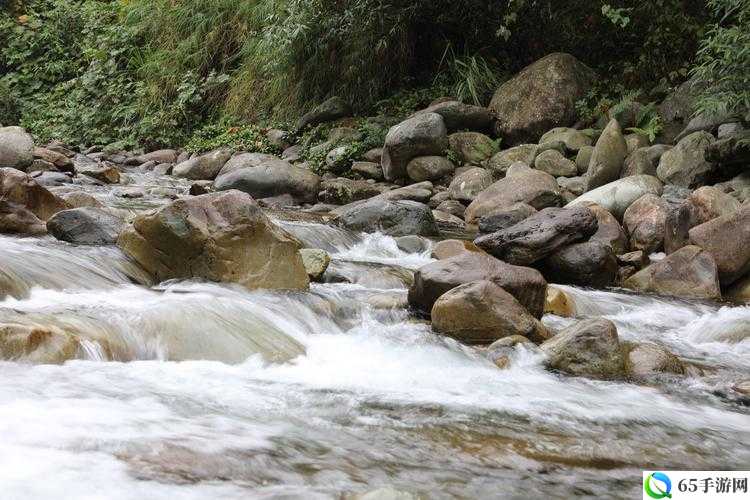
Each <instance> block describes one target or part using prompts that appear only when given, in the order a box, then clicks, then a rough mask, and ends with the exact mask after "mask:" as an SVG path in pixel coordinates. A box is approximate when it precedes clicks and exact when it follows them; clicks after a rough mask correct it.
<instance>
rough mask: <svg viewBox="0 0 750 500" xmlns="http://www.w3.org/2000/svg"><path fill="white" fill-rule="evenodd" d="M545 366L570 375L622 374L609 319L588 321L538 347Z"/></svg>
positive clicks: (622, 364) (619, 352) (622, 362)
mask: <svg viewBox="0 0 750 500" xmlns="http://www.w3.org/2000/svg"><path fill="white" fill-rule="evenodd" d="M541 349H542V352H543V353H544V354H546V355H547V361H546V363H547V366H548V367H550V368H552V369H555V370H559V371H561V372H565V373H569V374H571V375H577V376H584V377H593V378H605V379H609V378H616V377H620V376H622V375H623V374H624V372H625V359H624V357H623V353H622V349H621V346H620V339H619V337H618V335H617V328H616V327H615V325H614V323H612V322H611V321H610V320H608V319H604V318H596V319H587V320H584V321H581V322H579V323H576V324H574V325H573V326H570V327H568V328H566V329H565V330H563V331H561V332H560V333H558V334H557V335H555V336H554V337H552V338H551V339H550V340H548V341H547V342H545V343H544V344H542V345H541Z"/></svg>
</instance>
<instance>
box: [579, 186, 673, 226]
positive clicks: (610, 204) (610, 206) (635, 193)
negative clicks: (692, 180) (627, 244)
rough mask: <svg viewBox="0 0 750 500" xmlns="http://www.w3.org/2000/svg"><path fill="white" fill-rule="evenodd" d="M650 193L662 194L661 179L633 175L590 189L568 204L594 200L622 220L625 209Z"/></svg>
mask: <svg viewBox="0 0 750 500" xmlns="http://www.w3.org/2000/svg"><path fill="white" fill-rule="evenodd" d="M648 193H652V194H656V195H661V193H662V183H661V181H660V180H659V179H657V178H656V177H653V176H650V175H633V176H631V177H625V178H624V179H620V180H617V181H614V182H610V183H609V184H605V185H604V186H601V187H599V188H597V189H594V190H593V191H589V192H588V193H585V194H583V195H581V196H579V197H578V198H576V199H575V200H573V201H572V202H570V203H568V205H567V206H568V207H571V206H575V205H580V204H585V203H587V202H593V203H596V204H597V205H600V206H601V207H602V208H604V209H605V210H607V211H608V212H609V213H611V214H612V215H614V216H615V218H617V220H622V217H623V215H624V214H625V210H627V208H628V207H629V206H630V205H632V204H633V202H635V201H636V200H637V199H638V198H640V197H641V196H643V195H644V194H648Z"/></svg>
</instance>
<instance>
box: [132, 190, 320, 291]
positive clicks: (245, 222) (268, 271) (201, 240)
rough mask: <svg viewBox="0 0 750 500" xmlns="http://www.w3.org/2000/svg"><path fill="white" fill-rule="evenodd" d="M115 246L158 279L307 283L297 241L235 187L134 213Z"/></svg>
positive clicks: (283, 285) (282, 285) (297, 286)
mask: <svg viewBox="0 0 750 500" xmlns="http://www.w3.org/2000/svg"><path fill="white" fill-rule="evenodd" d="M117 244H118V246H119V247H120V248H121V249H122V250H123V252H125V254H127V255H128V256H129V257H131V258H132V259H133V260H135V261H136V262H137V263H138V264H140V265H141V267H143V268H144V269H145V270H146V271H147V272H149V273H150V274H151V275H153V276H154V277H155V278H156V280H157V281H163V280H167V279H186V278H202V279H207V280H210V281H218V282H228V283H239V284H240V285H243V286H245V287H246V288H249V289H251V290H253V289H258V288H271V289H292V290H301V289H306V288H307V287H308V277H307V272H306V271H305V267H304V264H303V262H302V257H301V256H300V253H299V248H300V243H299V242H298V241H297V240H296V239H294V238H293V237H292V236H290V235H289V234H288V233H287V232H286V231H284V230H283V229H281V228H280V227H279V226H277V225H275V224H274V223H273V222H271V220H270V219H269V218H268V217H267V216H266V215H265V214H264V213H263V211H262V209H261V208H260V207H259V206H258V204H257V203H255V201H254V200H253V199H252V198H251V197H250V196H248V195H247V194H245V193H242V192H240V191H229V192H219V193H210V194H204V195H201V196H195V197H191V198H183V199H179V200H177V201H174V202H172V203H171V204H169V205H167V206H164V207H162V208H160V209H158V210H157V211H156V212H154V213H151V214H144V215H139V216H138V217H136V218H135V220H134V221H133V225H132V226H130V227H127V228H126V229H125V230H123V231H122V233H120V237H119V239H118V241H117Z"/></svg>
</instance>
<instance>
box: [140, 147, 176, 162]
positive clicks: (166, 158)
mask: <svg viewBox="0 0 750 500" xmlns="http://www.w3.org/2000/svg"><path fill="white" fill-rule="evenodd" d="M177 155H178V153H177V151H175V150H174V149H159V150H157V151H151V152H150V153H146V154H143V155H140V156H139V157H138V159H139V161H140V162H141V163H147V162H150V161H155V162H156V163H175V162H177Z"/></svg>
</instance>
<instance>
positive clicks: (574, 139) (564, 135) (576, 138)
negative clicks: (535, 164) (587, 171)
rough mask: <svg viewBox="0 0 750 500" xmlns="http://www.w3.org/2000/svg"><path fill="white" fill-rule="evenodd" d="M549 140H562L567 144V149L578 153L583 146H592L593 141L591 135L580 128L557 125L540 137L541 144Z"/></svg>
mask: <svg viewBox="0 0 750 500" xmlns="http://www.w3.org/2000/svg"><path fill="white" fill-rule="evenodd" d="M548 142H562V143H563V144H565V149H567V150H568V151H570V152H573V153H577V152H578V151H580V150H581V148H584V147H587V146H591V144H592V142H593V141H592V140H591V137H590V136H589V135H587V134H584V133H583V132H581V131H580V130H576V129H574V128H568V127H556V128H553V129H552V130H550V131H549V132H547V133H546V134H544V135H543V136H542V137H541V138H540V139H539V144H545V143H548Z"/></svg>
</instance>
